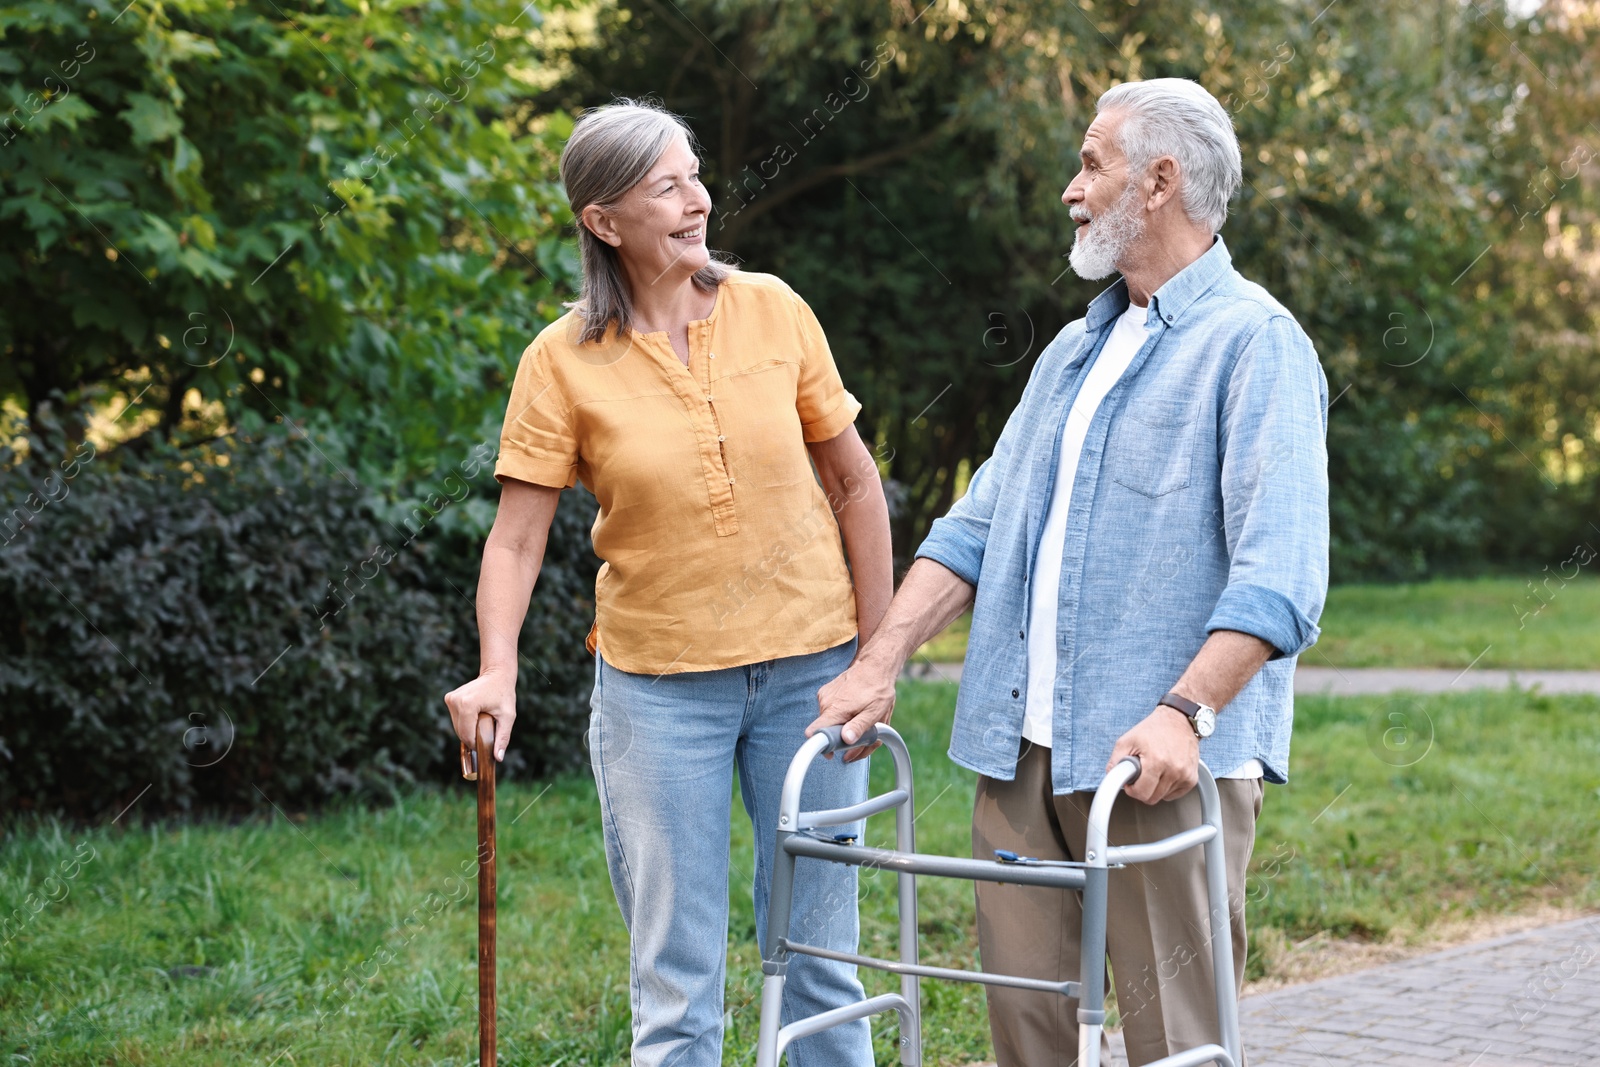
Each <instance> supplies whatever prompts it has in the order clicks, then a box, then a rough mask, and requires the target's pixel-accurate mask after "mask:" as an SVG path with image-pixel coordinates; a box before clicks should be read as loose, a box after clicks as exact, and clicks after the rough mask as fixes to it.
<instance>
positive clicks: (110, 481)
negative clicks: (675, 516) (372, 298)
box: [0, 420, 596, 817]
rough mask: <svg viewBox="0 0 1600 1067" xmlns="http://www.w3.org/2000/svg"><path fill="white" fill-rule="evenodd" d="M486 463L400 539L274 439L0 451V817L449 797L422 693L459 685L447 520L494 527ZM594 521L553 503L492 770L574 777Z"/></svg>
mask: <svg viewBox="0 0 1600 1067" xmlns="http://www.w3.org/2000/svg"><path fill="white" fill-rule="evenodd" d="M42 421H43V420H41V425H42ZM493 456H494V446H493V444H492V443H489V444H484V445H480V446H479V448H478V450H476V452H475V453H474V456H473V457H472V458H471V459H469V460H468V461H467V462H465V463H463V464H461V465H460V467H459V468H458V469H457V470H456V471H454V472H452V474H451V476H450V477H449V478H448V479H446V483H445V486H444V490H443V492H441V493H436V494H432V495H431V496H430V497H428V503H429V507H428V508H426V509H417V510H415V511H414V512H413V513H412V515H411V518H410V520H409V521H406V520H401V521H400V522H398V523H396V522H390V521H388V520H387V519H386V518H385V517H383V516H385V515H386V514H387V512H388V509H389V507H390V505H387V504H386V502H385V501H384V500H383V499H381V498H380V497H379V496H377V495H376V494H375V493H372V492H370V491H369V490H367V489H365V488H363V487H361V486H359V485H357V484H355V483H354V482H353V481H352V480H349V479H347V478H346V477H342V476H341V474H340V473H338V472H334V471H332V470H330V469H329V464H328V463H327V462H326V461H325V460H324V459H323V458H322V457H321V455H320V454H319V452H318V451H317V450H316V449H315V448H314V447H313V446H311V445H310V444H308V443H307V442H306V441H305V440H303V439H299V438H296V437H286V436H283V435H274V436H270V437H266V438H261V439H256V440H244V439H238V438H235V439H229V440H227V441H224V442H220V443H218V444H217V445H216V446H215V449H214V452H208V453H207V455H206V456H205V457H204V460H203V461H202V460H201V457H197V456H193V455H192V454H185V453H182V452H178V451H173V450H169V449H158V450H156V451H155V452H154V453H153V454H151V455H149V456H135V455H132V454H129V453H128V451H127V450H121V451H119V452H118V453H114V454H112V455H109V456H95V455H94V453H93V449H92V447H91V446H89V445H87V444H84V443H79V444H76V445H69V444H67V443H65V439H64V438H63V437H61V436H60V435H58V434H51V433H42V435H41V436H39V437H33V438H31V439H30V448H29V455H28V456H27V457H26V458H25V459H21V460H20V461H19V459H18V458H17V457H16V456H7V457H4V462H3V463H0V466H3V467H6V468H10V469H9V470H7V471H6V473H5V474H4V483H3V485H0V507H3V511H0V810H4V811H12V810H18V809H34V810H61V811H65V812H68V813H71V814H75V815H80V816H101V817H108V816H110V815H114V814H115V813H116V812H117V811H119V810H121V808H122V807H123V806H124V805H127V804H129V803H131V802H133V801H134V800H135V799H136V798H138V801H139V802H138V809H137V810H138V811H139V812H140V813H146V814H148V813H155V812H162V811H175V810H187V809H195V808H208V809H246V808H254V807H263V806H265V805H267V804H268V803H269V802H270V803H272V804H276V805H278V806H279V807H282V808H299V807H305V806H310V805H314V804H317V803H318V802H321V801H325V800H327V799H329V798H332V797H335V796H340V795H358V796H362V797H368V798H371V797H378V796H382V795H385V794H387V793H388V792H389V791H390V790H391V789H392V788H393V787H395V786H397V785H401V784H404V783H412V782H417V781H423V780H437V781H440V782H445V781H449V780H451V779H452V778H455V779H456V780H459V778H458V776H459V773H460V771H459V763H458V759H457V744H456V741H455V736H454V733H453V731H452V730H451V727H450V723H449V718H448V715H447V713H446V711H445V708H444V701H443V695H444V693H445V692H446V691H447V690H449V689H451V688H453V687H454V686H456V685H459V684H461V683H462V682H463V681H466V680H467V679H469V678H471V677H472V676H473V674H474V673H475V672H476V670H477V665H478V648H477V626H476V619H475V611H474V605H473V597H474V596H475V593H476V587H477V575H478V565H479V560H480V557H481V552H482V533H481V530H482V523H481V522H477V523H474V522H471V521H462V518H463V515H464V514H465V513H468V512H471V513H473V514H476V515H479V516H481V515H483V514H492V509H493V506H494V504H493V502H494V500H495V499H496V498H497V496H498V486H497V485H496V483H495V482H494V479H493V477H492V474H491V468H492V460H493ZM593 509H594V504H593V498H592V497H588V496H587V494H584V493H582V491H581V490H579V491H576V492H569V493H566V494H563V500H562V506H561V508H560V510H559V512H558V515H557V519H556V523H555V526H554V528H553V529H552V531H551V535H550V541H549V550H548V555H547V558H546V564H545V568H544V571H543V573H542V574H541V576H540V578H539V584H538V591H537V593H536V594H535V596H534V599H533V603H532V605H531V606H530V609H529V615H528V621H527V623H526V625H525V627H524V630H523V634H522V642H521V651H522V664H521V671H520V682H519V711H520V712H521V717H520V720H519V727H520V729H519V730H518V732H517V734H516V736H515V737H514V739H513V743H512V748H511V750H510V751H509V752H508V753H507V756H506V761H505V763H504V764H503V765H502V773H503V774H515V773H518V772H524V773H526V772H532V773H543V772H546V771H549V770H553V769H557V768H560V767H563V766H569V765H572V764H573V763H577V762H581V761H582V759H583V748H582V745H581V738H582V732H583V729H584V726H585V725H586V717H587V700H588V694H589V689H590V685H591V682H592V677H593V665H592V660H591V658H590V657H589V656H588V654H587V652H586V651H585V649H584V644H583V642H584V637H585V635H586V633H587V631H588V627H589V623H590V621H591V619H592V617H593V604H592V597H593V580H594V571H595V567H596V560H595V559H594V557H593V556H592V554H591V552H590V548H589V538H588V527H589V524H590V522H591V520H592V518H593V514H594V510H593Z"/></svg>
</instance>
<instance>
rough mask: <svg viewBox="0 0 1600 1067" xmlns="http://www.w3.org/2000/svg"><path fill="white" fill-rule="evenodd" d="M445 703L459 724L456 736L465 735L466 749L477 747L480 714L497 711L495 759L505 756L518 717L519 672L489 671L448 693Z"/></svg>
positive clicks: (495, 718)
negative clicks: (512, 728)
mask: <svg viewBox="0 0 1600 1067" xmlns="http://www.w3.org/2000/svg"><path fill="white" fill-rule="evenodd" d="M444 706H445V707H447V708H449V709H450V721H451V722H452V723H454V724H455V728H456V736H457V737H459V738H461V744H462V745H463V746H464V750H465V751H471V750H473V749H475V748H476V747H477V744H478V716H479V715H480V714H482V713H484V712H488V713H489V714H490V715H493V716H494V758H495V762H496V763H499V762H501V761H503V760H504V759H505V754H506V744H507V743H508V742H509V741H510V740H511V724H512V723H514V722H516V721H517V676H516V675H515V674H514V673H507V672H505V671H498V670H488V671H485V672H483V673H482V674H480V675H478V676H477V677H476V678H474V679H473V680H472V681H470V682H468V683H467V684H466V685H463V686H460V687H458V688H456V689H452V690H450V692H448V693H446V694H445V695H444ZM464 758H465V757H463V759H464Z"/></svg>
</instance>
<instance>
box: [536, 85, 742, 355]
mask: <svg viewBox="0 0 1600 1067" xmlns="http://www.w3.org/2000/svg"><path fill="white" fill-rule="evenodd" d="M679 136H682V137H684V138H685V139H687V140H688V142H689V147H690V148H694V147H695V139H694V133H693V131H691V130H690V129H689V125H688V123H686V122H684V121H683V120H682V119H681V118H679V117H678V116H677V115H674V114H673V113H672V112H670V111H668V110H666V109H665V108H663V107H660V106H658V105H656V104H654V103H652V102H650V101H638V100H627V99H621V100H618V101H617V102H616V103H614V104H607V105H606V106H604V107H597V108H594V109H593V110H591V111H585V112H584V113H583V117H582V118H580V119H579V120H578V122H577V125H575V126H574V127H573V129H572V136H570V137H568V138H567V144H566V147H564V148H563V149H562V150H561V168H560V169H561V184H562V185H563V186H565V187H566V190H567V202H568V203H569V204H571V205H572V215H573V220H574V221H575V222H576V223H577V226H578V256H579V262H580V263H581V265H582V268H583V279H582V283H581V288H580V289H579V291H578V299H576V300H574V301H571V302H570V303H568V304H567V305H566V306H567V307H569V308H571V309H573V310H574V311H576V312H577V313H578V315H579V317H580V318H581V319H582V320H583V328H582V330H580V331H579V334H578V343H579V344H582V343H584V342H585V341H599V340H601V339H602V338H604V337H605V335H606V331H607V329H608V328H609V327H610V326H612V325H613V324H614V325H615V326H616V327H617V333H618V334H619V335H620V334H623V333H626V332H627V331H628V329H629V328H630V326H632V321H633V301H632V299H631V298H630V294H629V292H628V283H627V279H626V278H625V277H624V276H623V274H622V263H621V262H620V261H619V260H618V259H617V250H616V249H615V248H612V247H611V246H610V245H608V244H606V243H605V242H604V241H602V240H600V238H598V237H596V236H595V235H594V234H593V233H591V232H590V230H589V227H587V226H585V225H584V224H583V219H582V215H583V209H584V208H586V207H588V206H589V205H590V204H598V205H600V206H601V207H602V208H604V209H606V210H608V211H609V210H612V209H613V208H614V207H615V205H616V203H617V201H619V200H621V199H622V194H624V193H626V192H627V191H628V190H629V189H632V188H633V187H634V186H635V185H638V184H639V183H640V182H641V181H643V180H644V178H645V175H647V174H649V173H650V168H651V167H654V166H655V165H656V161H657V160H658V159H660V158H661V153H663V152H665V151H666V150H667V146H669V145H670V144H672V142H673V139H674V138H677V137H679ZM735 269H736V268H734V267H733V266H732V265H730V264H727V263H721V262H718V261H717V259H716V258H715V253H713V258H712V260H711V262H710V263H707V264H706V265H705V266H703V267H701V268H700V269H699V270H697V271H695V272H694V279H693V280H694V284H695V287H696V288H698V289H700V290H701V291H703V292H708V293H710V292H715V291H716V289H717V286H718V284H720V283H721V281H722V279H724V278H726V277H727V276H728V275H729V274H730V273H731V272H732V271H733V270H735Z"/></svg>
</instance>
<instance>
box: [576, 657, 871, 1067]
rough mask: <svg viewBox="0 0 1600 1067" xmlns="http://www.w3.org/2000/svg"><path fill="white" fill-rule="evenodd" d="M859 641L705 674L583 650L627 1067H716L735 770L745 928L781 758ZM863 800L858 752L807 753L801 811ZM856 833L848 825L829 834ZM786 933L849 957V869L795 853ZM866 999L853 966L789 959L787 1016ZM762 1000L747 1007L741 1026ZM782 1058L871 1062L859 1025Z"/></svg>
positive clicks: (806, 1041)
mask: <svg viewBox="0 0 1600 1067" xmlns="http://www.w3.org/2000/svg"><path fill="white" fill-rule="evenodd" d="M855 648H856V639H855V638H851V639H850V640H849V641H847V642H845V643H844V644H842V645H836V646H835V647H833V648H830V649H825V650H824V651H821V652H813V653H809V654H806V655H799V656H787V657H784V658H782V659H776V660H767V661H765V662H761V663H751V664H747V665H745V666H741V667H729V668H726V669H723V670H713V671H687V672H683V673H680V674H663V675H645V674H630V673H628V672H626V671H621V670H618V669H617V668H615V667H613V666H611V665H610V664H609V663H606V662H605V660H604V658H603V657H601V656H600V655H598V654H597V655H596V656H595V684H594V695H593V696H592V697H591V698H590V708H591V709H592V711H591V714H590V718H589V723H590V726H589V755H590V760H591V763H592V766H593V769H594V777H595V784H596V786H597V787H598V788H599V793H600V807H601V814H602V817H603V824H604V830H605V847H606V864H607V866H608V867H609V868H610V871H611V887H612V889H613V891H614V892H615V893H616V897H617V905H618V907H620V908H621V909H622V918H623V921H624V922H625V923H626V924H627V927H628V933H629V950H630V958H629V967H628V971H629V979H630V982H629V994H630V1000H631V1004H632V1008H633V1064H634V1067H718V1065H720V1064H721V1062H722V1018H723V980H724V973H725V969H726V963H727V942H728V866H729V858H728V850H729V842H728V828H729V818H730V816H731V808H732V802H733V801H732V796H733V772H734V768H735V767H737V768H738V771H739V789H740V794H741V796H742V799H743V801H744V808H745V811H746V813H748V814H749V816H750V819H751V822H752V823H753V825H754V828H755V851H756V869H755V872H754V878H753V883H754V885H753V892H754V896H755V912H756V931H757V935H758V940H759V941H760V943H761V949H762V952H763V955H764V954H765V952H766V949H767V946H766V944H765V942H766V917H767V904H768V899H767V898H768V895H769V893H770V878H771V871H772V856H773V848H774V845H775V839H776V832H777V821H778V793H779V790H780V788H781V787H782V785H783V778H784V774H785V772H786V771H787V770H788V768H789V761H790V760H791V759H793V758H794V754H795V752H796V751H797V750H798V749H799V747H800V745H801V744H802V743H803V742H804V741H805V727H806V725H807V724H808V723H810V722H811V721H812V720H813V719H815V718H816V717H817V690H818V689H819V688H821V686H823V685H824V684H826V683H827V682H829V681H831V680H832V679H833V678H835V677H836V676H837V675H839V674H840V673H841V672H842V671H843V670H844V669H845V668H846V667H848V666H849V665H850V661H851V659H852V658H853V657H854V655H855ZM866 795H867V761H865V760H860V761H857V762H855V763H849V764H846V763H844V762H843V761H841V760H838V759H833V760H818V761H817V765H816V766H814V767H813V768H812V769H811V770H810V772H809V774H808V775H807V778H806V785H805V792H804V793H803V795H802V804H801V807H802V809H803V810H810V811H815V810H818V809H822V808H837V807H844V806H845V805H848V804H854V803H859V802H860V801H862V800H864V799H865V798H866ZM850 829H853V830H854V832H856V833H860V832H861V830H862V826H861V825H860V824H857V825H855V826H854V827H853V828H851V827H839V831H840V832H843V831H846V830H850ZM792 914H793V926H792V927H791V936H792V937H793V938H794V939H795V940H796V941H803V942H806V943H809V944H817V945H822V946H825V947H827V948H831V949H837V950H841V951H845V952H854V951H855V950H856V938H857V917H856V870H855V868H854V867H846V866H844V865H842V864H837V863H825V862H823V861H820V860H813V859H804V858H802V859H800V860H799V861H798V862H797V864H796V867H795V887H794V907H793V912H792ZM862 997H863V993H862V988H861V983H860V982H859V981H858V980H857V979H856V973H855V967H854V966H852V965H849V964H844V963H837V962H834V961H831V960H821V959H817V958H815V957H812V956H799V955H796V956H792V957H791V958H790V963H789V978H788V983H787V988H786V990H785V993H784V1004H783V1009H784V1010H783V1021H784V1022H785V1023H788V1022H791V1021H793V1020H794V1019H796V1018H802V1017H805V1016H808V1015H814V1014H816V1013H818V1012H821V1011H826V1010H827V1009H829V1008H835V1007H838V1006H840V1005H842V1004H848V1003H852V1002H854V1001H857V1000H860V999H862ZM757 1009H758V1005H756V1004H751V1005H750V1006H749V1011H750V1012H751V1015H752V1019H751V1022H752V1027H751V1029H752V1031H753V1029H754V1026H753V1023H754V1015H755V1014H756V1012H757ZM788 1056H789V1062H790V1063H791V1064H793V1065H794V1067H871V1064H872V1042H871V1034H870V1031H869V1029H868V1025H867V1022H866V1021H865V1020H857V1021H856V1022H853V1023H850V1024H848V1025H845V1026H839V1027H835V1028H833V1029H831V1030H827V1031H824V1032H823V1033H821V1034H816V1035H813V1036H811V1037H807V1038H803V1039H801V1040H799V1041H797V1042H795V1043H794V1044H793V1045H791V1046H790V1047H789V1052H788Z"/></svg>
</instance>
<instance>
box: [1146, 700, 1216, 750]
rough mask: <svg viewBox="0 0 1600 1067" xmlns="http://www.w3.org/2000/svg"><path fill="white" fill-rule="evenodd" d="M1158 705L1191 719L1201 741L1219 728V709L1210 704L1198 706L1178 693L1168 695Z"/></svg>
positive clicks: (1190, 721)
mask: <svg viewBox="0 0 1600 1067" xmlns="http://www.w3.org/2000/svg"><path fill="white" fill-rule="evenodd" d="M1156 703H1157V704H1164V705H1166V706H1167V707H1169V708H1171V709H1172V710H1173V711H1181V712H1183V713H1184V714H1185V715H1187V716H1188V717H1189V725H1190V726H1191V727H1193V728H1194V735H1195V736H1196V737H1198V738H1200V739H1201V740H1204V739H1206V738H1208V737H1210V736H1211V734H1212V731H1214V730H1216V728H1217V709H1216V708H1214V707H1212V706H1211V705H1210V704H1196V703H1195V702H1194V701H1192V700H1190V699H1189V698H1188V697H1181V696H1179V695H1178V694H1177V693H1168V694H1167V695H1166V696H1164V697H1162V698H1161V699H1160V700H1158V701H1156Z"/></svg>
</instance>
